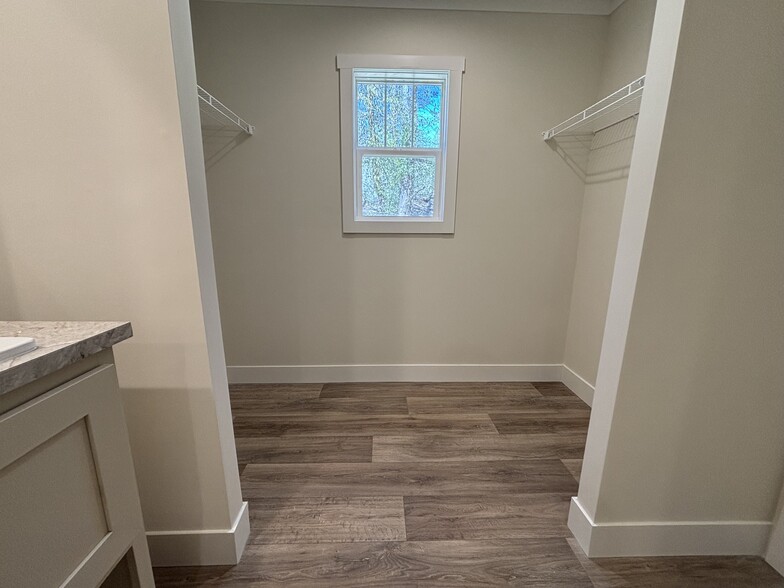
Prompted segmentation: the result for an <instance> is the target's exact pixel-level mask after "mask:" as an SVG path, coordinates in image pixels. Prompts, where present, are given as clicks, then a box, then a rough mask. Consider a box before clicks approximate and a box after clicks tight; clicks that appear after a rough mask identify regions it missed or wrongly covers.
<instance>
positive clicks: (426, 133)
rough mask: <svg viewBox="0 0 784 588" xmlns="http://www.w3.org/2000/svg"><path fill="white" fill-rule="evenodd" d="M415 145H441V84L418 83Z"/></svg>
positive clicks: (428, 146)
mask: <svg viewBox="0 0 784 588" xmlns="http://www.w3.org/2000/svg"><path fill="white" fill-rule="evenodd" d="M414 87H415V93H416V96H415V101H416V105H415V109H414V147H417V148H420V149H438V148H439V147H441V102H442V98H441V94H442V93H441V84H416V85H415V86H414Z"/></svg>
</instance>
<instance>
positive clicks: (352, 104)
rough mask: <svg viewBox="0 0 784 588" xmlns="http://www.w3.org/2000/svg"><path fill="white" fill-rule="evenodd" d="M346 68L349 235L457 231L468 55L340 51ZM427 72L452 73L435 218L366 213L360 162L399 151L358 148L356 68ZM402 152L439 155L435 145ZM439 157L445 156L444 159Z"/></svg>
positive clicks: (344, 183) (344, 158) (343, 121)
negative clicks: (463, 97) (362, 208)
mask: <svg viewBox="0 0 784 588" xmlns="http://www.w3.org/2000/svg"><path fill="white" fill-rule="evenodd" d="M337 67H338V71H339V72H340V158H341V187H342V195H343V232H344V233H424V234H433V233H454V232H455V201H456V197H457V162H458V147H459V145H460V101H461V91H462V82H463V72H464V71H465V58H464V57H447V56H420V55H345V54H344V55H338V56H337ZM356 69H359V70H362V69H379V70H422V71H431V72H434V71H435V72H446V73H447V75H448V77H447V81H446V83H445V87H444V90H445V91H444V105H443V111H444V113H445V116H444V118H443V120H442V124H441V133H442V142H441V151H440V155H437V156H436V157H437V159H436V193H435V202H434V215H433V217H365V216H362V214H361V204H362V203H361V193H360V181H361V178H360V177H359V174H360V173H361V169H360V167H361V166H359V165H358V164H357V161H358V160H360V161H361V156H362V155H374V154H376V152H377V151H378V154H383V155H386V156H389V155H394V154H391V153H390V152H389V151H388V150H376V149H373V148H358V147H357V137H356V128H357V125H356V118H355V115H356V113H355V109H356V96H355V87H356V85H355V83H354V70H356ZM397 152H398V153H399V155H400V156H416V155H417V153H418V152H421V153H422V155H424V156H433V155H435V154H434V153H433V150H432V149H426V150H418V149H415V148H406V149H400V150H397ZM439 157H440V158H442V160H439Z"/></svg>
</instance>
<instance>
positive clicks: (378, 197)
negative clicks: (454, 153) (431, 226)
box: [362, 155, 436, 217]
mask: <svg viewBox="0 0 784 588" xmlns="http://www.w3.org/2000/svg"><path fill="white" fill-rule="evenodd" d="M435 187H436V158H435V157H401V156H386V155H364V156H363V157H362V215H363V216H416V217H432V216H433V207H434V203H435Z"/></svg>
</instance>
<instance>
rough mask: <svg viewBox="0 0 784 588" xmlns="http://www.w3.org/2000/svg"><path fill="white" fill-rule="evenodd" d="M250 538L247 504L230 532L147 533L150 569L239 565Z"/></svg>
mask: <svg viewBox="0 0 784 588" xmlns="http://www.w3.org/2000/svg"><path fill="white" fill-rule="evenodd" d="M249 536H250V518H249V515H248V503H247V502H243V503H242V508H240V512H239V513H238V514H237V517H236V519H235V520H234V524H233V525H232V527H231V529H196V530H189V531H148V532H147V544H148V545H149V547H150V559H151V560H152V565H153V567H169V566H222V565H234V564H236V563H238V562H239V561H240V557H242V552H243V551H244V550H245V545H246V544H247V542H248V537H249Z"/></svg>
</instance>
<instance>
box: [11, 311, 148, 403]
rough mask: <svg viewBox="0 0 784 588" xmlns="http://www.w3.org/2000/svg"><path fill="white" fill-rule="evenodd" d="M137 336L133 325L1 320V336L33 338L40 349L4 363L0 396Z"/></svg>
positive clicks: (126, 323) (122, 323)
mask: <svg viewBox="0 0 784 588" xmlns="http://www.w3.org/2000/svg"><path fill="white" fill-rule="evenodd" d="M132 335H133V331H132V330H131V323H129V322H87V321H73V322H72V321H0V337H32V338H33V339H35V343H36V345H38V349H36V350H34V351H30V352H28V353H24V354H22V355H17V356H16V357H12V358H11V359H9V360H6V361H2V362H0V394H5V393H6V392H10V391H11V390H14V389H16V388H19V387H20V386H24V385H25V384H29V383H30V382H32V381H34V380H37V379H38V378H41V377H43V376H46V375H48V374H51V373H52V372H55V371H57V370H59V369H61V368H64V367H66V366H68V365H71V364H72V363H76V362H77V361H79V360H81V359H84V358H85V357H89V356H90V355H94V354H96V353H98V352H99V351H102V350H104V349H108V348H110V347H112V346H113V345H116V344H117V343H119V342H120V341H125V340H126V339H128V338H130V337H131V336H132Z"/></svg>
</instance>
